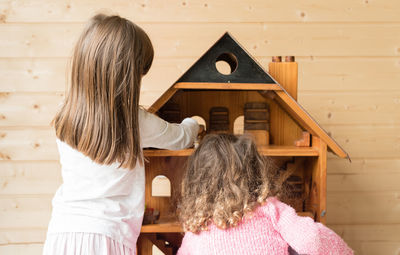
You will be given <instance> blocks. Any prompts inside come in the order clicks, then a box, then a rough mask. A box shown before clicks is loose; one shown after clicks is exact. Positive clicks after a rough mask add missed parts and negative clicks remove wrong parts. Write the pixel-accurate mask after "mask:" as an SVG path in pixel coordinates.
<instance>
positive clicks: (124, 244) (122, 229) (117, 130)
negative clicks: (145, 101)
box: [43, 14, 199, 255]
mask: <svg viewBox="0 0 400 255" xmlns="http://www.w3.org/2000/svg"><path fill="white" fill-rule="evenodd" d="M153 54H154V53H153V46H152V44H151V41H150V39H149V37H148V36H147V35H146V33H145V32H144V31H143V30H142V29H141V28H140V27H139V26H137V25H136V24H134V23H132V22H131V21H129V20H126V19H124V18H121V17H119V16H106V15H102V14H99V15H96V16H94V17H93V18H92V19H91V20H90V21H89V23H88V24H87V26H86V28H85V29H84V31H83V33H82V34H81V36H80V37H79V40H78V42H77V44H76V46H75V49H74V53H73V57H72V66H71V81H70V87H69V90H68V92H67V95H66V99H65V101H64V103H63V105H62V107H61V109H60V111H59V112H58V113H57V115H56V116H55V119H54V126H55V131H56V135H57V146H58V150H59V154H60V163H61V167H62V170H61V171H62V177H63V183H62V185H61V186H60V188H59V189H58V190H57V192H56V194H55V196H54V199H53V211H52V216H51V220H50V223H49V227H48V233H47V239H46V242H45V245H44V250H43V254H57V255H59V254H135V253H136V247H135V246H136V241H137V238H138V236H139V233H140V228H141V225H142V218H143V213H144V188H145V184H144V183H145V181H144V177H145V174H144V160H143V152H142V148H144V147H155V148H164V149H171V150H174V149H183V148H186V147H188V146H191V145H192V143H193V141H194V139H195V137H196V136H197V133H198V129H199V127H198V124H197V122H196V121H195V120H193V119H189V118H187V119H184V120H183V121H182V123H181V124H170V123H168V122H165V121H163V120H162V119H160V118H158V117H157V116H155V115H153V114H150V113H148V112H146V111H145V110H143V109H142V108H140V107H139V96H140V86H141V79H142V77H143V76H144V75H145V74H146V73H147V72H148V71H149V68H150V66H151V64H152V61H153Z"/></svg>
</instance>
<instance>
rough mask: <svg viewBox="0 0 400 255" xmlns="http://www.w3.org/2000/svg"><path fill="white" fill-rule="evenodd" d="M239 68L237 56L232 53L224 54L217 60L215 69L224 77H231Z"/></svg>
mask: <svg viewBox="0 0 400 255" xmlns="http://www.w3.org/2000/svg"><path fill="white" fill-rule="evenodd" d="M237 66H238V61H237V58H236V56H235V55H233V54H232V53H222V54H221V55H219V57H218V58H217V59H216V62H215V67H216V68H217V71H218V72H219V73H221V74H224V75H230V74H231V73H233V72H234V71H235V70H236V68H237Z"/></svg>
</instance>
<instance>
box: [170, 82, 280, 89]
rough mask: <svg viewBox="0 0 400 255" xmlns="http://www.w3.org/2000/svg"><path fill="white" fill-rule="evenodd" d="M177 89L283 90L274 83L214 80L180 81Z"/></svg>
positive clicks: (175, 86)
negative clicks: (222, 81) (216, 81)
mask: <svg viewBox="0 0 400 255" xmlns="http://www.w3.org/2000/svg"><path fill="white" fill-rule="evenodd" d="M174 88H176V89H225V90H282V88H281V87H280V86H279V85H278V84H274V83H213V82H178V83H176V84H175V85H174Z"/></svg>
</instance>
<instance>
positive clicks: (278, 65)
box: [268, 56, 298, 100]
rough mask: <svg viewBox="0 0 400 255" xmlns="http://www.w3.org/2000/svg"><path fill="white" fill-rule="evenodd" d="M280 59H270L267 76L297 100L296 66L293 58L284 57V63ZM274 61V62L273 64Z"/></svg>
mask: <svg viewBox="0 0 400 255" xmlns="http://www.w3.org/2000/svg"><path fill="white" fill-rule="evenodd" d="M281 59H282V57H276V56H275V57H272V62H271V63H269V70H268V71H269V74H270V75H271V76H272V77H274V79H275V80H276V81H277V82H278V83H279V84H280V85H282V87H283V88H284V89H285V90H286V91H287V92H288V93H289V94H290V95H291V96H292V97H293V98H294V99H295V100H297V80H298V65H297V62H294V57H293V56H286V57H285V61H286V62H281V61H279V60H281ZM275 61H276V62H275Z"/></svg>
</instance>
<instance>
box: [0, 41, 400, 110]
mask: <svg viewBox="0 0 400 255" xmlns="http://www.w3.org/2000/svg"><path fill="white" fill-rule="evenodd" d="M245 47H246V45H245ZM205 50H206V49H205ZM202 53H203V52H202ZM266 54H268V52H260V55H256V56H255V57H256V59H257V60H258V61H259V62H260V63H261V65H262V66H263V67H265V68H266V67H267V66H268V63H269V62H270V61H271V56H268V55H266ZM197 58H198V56H192V57H183V58H176V57H174V56H171V57H161V56H159V52H156V57H155V59H154V62H153V65H152V68H151V69H150V71H149V73H148V74H147V75H146V76H144V78H143V86H142V91H141V97H142V99H143V97H146V98H148V94H151V99H152V100H147V99H145V100H142V102H143V103H144V104H147V105H150V104H151V103H152V102H154V100H156V99H157V98H158V97H159V96H160V94H161V93H163V92H164V91H166V90H167V89H168V88H169V87H170V86H171V85H172V84H173V83H174V82H175V81H176V80H177V79H178V78H179V77H180V76H181V75H182V74H183V73H184V72H185V71H186V70H187V69H188V68H189V67H190V66H191V65H192V64H193V63H194V62H195V61H196V60H197ZM296 61H297V62H298V63H299V88H298V89H299V101H300V102H302V103H305V100H303V101H302V96H303V94H304V92H309V93H316V92H325V93H327V92H332V91H336V92H344V93H349V92H352V93H353V94H357V95H362V94H363V93H364V92H367V91H373V92H379V93H384V92H390V91H395V92H397V93H398V92H399V87H398V84H399V83H400V57H374V58H365V57H346V58H344V57H320V56H304V57H301V56H296ZM67 62H68V58H67V57H64V58H27V57H22V58H0V91H1V92H29V91H31V92H61V93H63V92H64V90H65V87H66V84H67V82H66V78H67V69H66V68H67V67H68V64H67ZM372 67H373V68H372ZM366 70H368V72H366ZM160 73H162V74H163V75H159V74H160ZM380 84H384V85H382V86H381V85H380ZM344 93H342V94H340V96H342V95H343V94H344ZM305 95H308V93H307V94H305ZM371 99H373V98H371Z"/></svg>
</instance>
